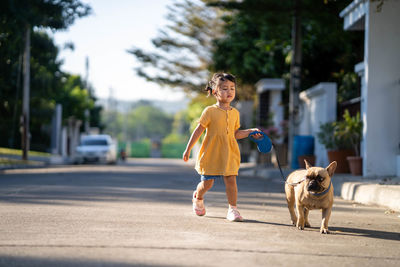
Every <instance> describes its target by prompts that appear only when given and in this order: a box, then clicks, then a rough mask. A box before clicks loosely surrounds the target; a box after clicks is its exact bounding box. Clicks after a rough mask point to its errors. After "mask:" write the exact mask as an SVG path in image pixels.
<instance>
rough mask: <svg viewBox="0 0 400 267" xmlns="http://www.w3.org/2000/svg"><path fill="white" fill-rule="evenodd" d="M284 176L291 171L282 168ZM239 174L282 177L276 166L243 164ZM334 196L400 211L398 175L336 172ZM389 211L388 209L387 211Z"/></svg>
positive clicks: (266, 177) (399, 178)
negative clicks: (378, 175)
mask: <svg viewBox="0 0 400 267" xmlns="http://www.w3.org/2000/svg"><path fill="white" fill-rule="evenodd" d="M282 171H283V174H284V175H285V177H287V175H288V174H289V173H290V172H291V171H292V170H290V169H283V170H282ZM240 175H244V176H246V175H247V176H257V177H260V178H263V179H274V180H275V179H282V177H281V174H280V172H279V169H278V168H274V167H260V166H254V164H248V163H245V164H243V167H242V168H241V170H240ZM332 184H333V187H334V192H335V195H336V196H340V197H342V198H343V199H345V200H350V201H355V202H358V203H362V204H367V205H378V206H383V207H386V208H388V209H390V210H393V211H400V177H378V178H368V177H362V176H352V175H351V174H350V173H338V174H335V175H334V176H333V178H332ZM389 212H390V211H389Z"/></svg>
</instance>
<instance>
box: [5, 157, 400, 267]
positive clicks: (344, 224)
mask: <svg viewBox="0 0 400 267" xmlns="http://www.w3.org/2000/svg"><path fill="white" fill-rule="evenodd" d="M197 182H198V176H197V174H196V173H195V171H194V170H193V166H192V165H191V164H187V163H183V162H182V161H180V160H162V159H153V160H151V159H143V160H139V159H130V160H129V161H128V162H126V163H124V164H120V165H117V166H102V165H83V166H63V167H54V168H40V169H21V170H17V169H16V170H6V171H3V173H1V174H0V266H234V265H238V266H321V265H324V266H399V265H400V255H399V251H400V217H399V213H397V212H393V211H391V210H387V209H385V208H382V207H378V206H364V205H360V204H355V203H353V202H349V201H345V200H342V199H341V198H335V204H334V207H333V212H332V216H331V220H330V222H329V229H330V230H331V234H330V235H322V234H320V233H319V225H320V223H321V212H320V211H319V210H313V211H311V212H310V223H311V225H312V227H311V228H306V229H305V230H304V231H300V230H298V229H297V228H295V227H293V226H291V225H290V217H289V212H288V210H287V206H286V201H285V198H284V194H283V183H282V182H281V180H280V178H279V177H276V179H273V178H271V179H260V178H257V177H252V176H244V175H241V176H240V177H239V179H238V188H239V201H238V207H239V210H240V211H241V214H242V215H243V216H244V218H245V219H246V221H245V222H243V223H232V222H228V221H227V220H226V219H225V216H226V212H227V202H226V197H225V192H224V191H225V189H224V185H223V182H222V181H217V182H216V184H215V186H214V188H213V189H212V190H211V191H210V192H208V193H207V195H206V200H205V203H206V208H207V214H206V216H205V217H197V216H195V215H194V214H193V213H192V210H191V195H192V192H193V189H194V188H195V186H196V184H197Z"/></svg>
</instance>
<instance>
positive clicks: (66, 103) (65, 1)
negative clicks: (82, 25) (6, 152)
mask: <svg viewBox="0 0 400 267" xmlns="http://www.w3.org/2000/svg"><path fill="white" fill-rule="evenodd" d="M0 10H1V12H0V32H1V34H0V88H1V90H0V118H2V119H1V120H0V145H2V146H7V147H19V142H20V136H19V135H20V133H19V117H20V115H21V110H22V107H21V106H22V82H23V78H22V54H23V48H24V43H25V40H24V36H25V31H26V28H27V27H28V28H30V29H31V59H30V67H31V69H30V72H31V77H30V81H31V83H30V107H31V108H30V133H31V148H32V149H35V150H39V151H46V150H47V149H48V148H49V144H50V129H51V127H50V122H51V118H52V115H53V110H54V107H55V105H56V104H57V103H60V104H62V105H63V118H64V119H65V118H67V117H70V116H73V117H75V118H77V119H83V116H82V110H83V109H85V108H89V109H90V114H91V119H93V120H92V121H91V122H92V123H93V122H94V124H92V126H99V125H98V124H97V123H98V122H99V120H98V118H99V112H100V107H96V106H94V101H95V98H94V97H93V94H92V93H91V89H90V88H88V89H86V87H87V86H85V85H84V83H83V82H82V80H81V78H80V77H77V76H75V77H73V78H71V77H70V75H69V74H66V73H63V72H62V71H61V65H62V62H61V61H60V60H58V59H57V57H58V53H59V49H58V47H57V46H55V44H54V41H53V39H52V38H50V37H49V35H48V34H47V33H46V31H45V30H44V28H47V29H48V28H50V29H52V30H58V29H66V28H68V26H70V25H72V24H73V22H74V21H75V19H77V18H80V17H83V16H86V15H88V14H89V13H90V7H89V6H88V5H87V4H83V3H81V2H80V1H78V0H48V1H47V0H46V1H44V0H33V1H27V0H14V1H1V2H0ZM71 80H73V81H71ZM72 84H74V86H72Z"/></svg>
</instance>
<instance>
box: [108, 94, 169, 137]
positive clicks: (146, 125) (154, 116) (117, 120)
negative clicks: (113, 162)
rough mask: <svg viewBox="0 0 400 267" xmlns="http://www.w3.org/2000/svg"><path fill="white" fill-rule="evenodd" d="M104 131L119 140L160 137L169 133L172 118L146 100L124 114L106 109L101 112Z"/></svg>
mask: <svg viewBox="0 0 400 267" xmlns="http://www.w3.org/2000/svg"><path fill="white" fill-rule="evenodd" d="M102 122H103V124H104V125H105V132H106V133H108V134H110V135H112V136H114V137H116V138H117V139H118V140H119V141H138V140H142V139H143V138H150V139H160V140H161V139H162V138H164V137H165V136H167V135H168V134H169V133H171V130H172V122H173V118H172V116H171V115H169V114H167V113H165V112H164V111H162V110H160V109H159V108H156V107H154V106H152V105H151V104H150V103H148V102H143V101H142V102H139V103H137V104H136V105H134V107H133V109H132V110H131V111H129V112H128V113H126V114H123V113H120V112H118V111H115V110H107V111H104V112H103V114H102Z"/></svg>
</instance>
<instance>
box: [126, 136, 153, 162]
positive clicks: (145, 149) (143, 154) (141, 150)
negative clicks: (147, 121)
mask: <svg viewBox="0 0 400 267" xmlns="http://www.w3.org/2000/svg"><path fill="white" fill-rule="evenodd" d="M150 151H151V141H150V139H148V138H144V139H142V140H141V141H136V142H132V143H131V150H130V152H131V153H130V155H129V156H130V157H134V158H148V157H150Z"/></svg>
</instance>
